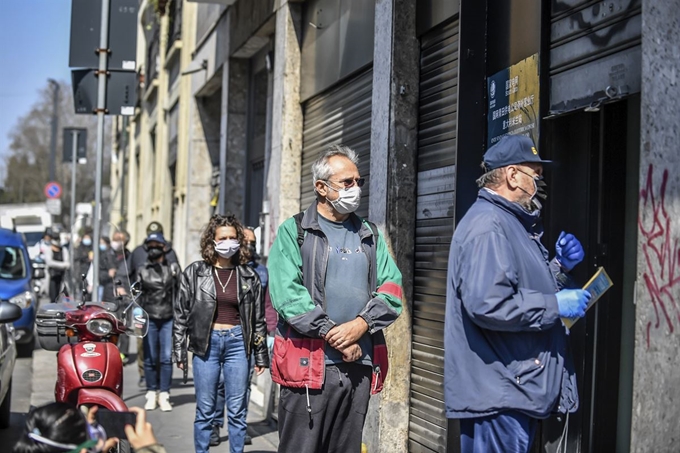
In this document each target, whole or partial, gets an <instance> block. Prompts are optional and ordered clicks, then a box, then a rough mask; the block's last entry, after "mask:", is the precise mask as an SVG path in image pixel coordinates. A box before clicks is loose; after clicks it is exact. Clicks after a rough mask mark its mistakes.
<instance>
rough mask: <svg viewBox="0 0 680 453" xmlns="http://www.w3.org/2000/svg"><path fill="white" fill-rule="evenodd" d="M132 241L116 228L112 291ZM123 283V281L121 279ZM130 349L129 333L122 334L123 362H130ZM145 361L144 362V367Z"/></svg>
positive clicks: (111, 270) (112, 258) (113, 241)
mask: <svg viewBox="0 0 680 453" xmlns="http://www.w3.org/2000/svg"><path fill="white" fill-rule="evenodd" d="M129 241H130V235H129V234H128V233H127V231H125V230H121V229H118V228H116V230H115V231H114V232H113V234H112V235H111V260H110V262H109V265H110V266H111V267H110V268H109V271H108V272H109V274H110V275H111V288H110V290H111V292H112V293H113V292H114V291H115V290H116V284H115V281H116V273H117V272H118V268H119V267H120V266H121V265H122V264H123V261H125V260H126V259H127V258H128V257H129V256H130V250H128V248H127V244H128V242H129ZM121 283H122V281H121ZM108 291H109V288H107V287H105V288H104V294H110V293H109V292H108ZM140 349H141V348H140ZM129 350H130V340H129V337H128V336H127V335H121V336H120V337H118V351H120V358H121V360H122V361H123V364H125V365H127V364H128V363H129V359H128V354H129ZM143 366H144V363H143V362H142V367H143Z"/></svg>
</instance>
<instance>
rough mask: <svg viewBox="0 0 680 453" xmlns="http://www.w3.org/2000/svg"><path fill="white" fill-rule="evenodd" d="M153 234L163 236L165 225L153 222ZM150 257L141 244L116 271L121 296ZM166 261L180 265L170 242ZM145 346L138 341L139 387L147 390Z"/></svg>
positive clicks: (147, 230)
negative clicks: (120, 284)
mask: <svg viewBox="0 0 680 453" xmlns="http://www.w3.org/2000/svg"><path fill="white" fill-rule="evenodd" d="M152 233H159V234H163V225H161V224H160V222H156V221H153V222H151V223H149V225H148V226H147V227H146V235H147V236H148V235H150V234H152ZM147 257H148V252H147V251H146V248H145V247H144V244H141V245H140V246H138V247H135V249H134V250H133V251H132V253H130V254H129V256H128V257H127V259H126V260H125V261H122V262H121V263H120V265H119V266H118V270H117V271H116V277H115V279H116V280H120V282H121V283H122V285H123V286H122V287H120V286H119V287H118V293H119V294H127V291H128V290H127V289H126V288H129V285H130V284H131V283H133V282H135V281H136V280H137V275H136V271H137V269H138V268H139V266H141V265H142V264H144V263H145V262H146V261H147ZM165 260H166V261H167V263H168V264H173V263H177V264H179V262H178V260H177V254H176V253H175V251H174V250H173V249H172V246H171V245H170V242H168V243H167V245H166V253H165ZM143 351H144V346H143V342H142V339H141V338H138V339H137V370H138V371H139V381H138V382H137V385H138V386H139V387H140V388H145V387H146V383H145V381H144V352H143Z"/></svg>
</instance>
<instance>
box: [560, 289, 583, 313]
mask: <svg viewBox="0 0 680 453" xmlns="http://www.w3.org/2000/svg"><path fill="white" fill-rule="evenodd" d="M555 297H557V306H558V307H559V311H560V316H561V317H563V318H583V317H584V316H585V315H586V308H588V301H590V298H591V297H592V295H591V294H590V293H589V292H588V291H586V290H584V289H563V290H562V291H560V292H558V293H556V294H555Z"/></svg>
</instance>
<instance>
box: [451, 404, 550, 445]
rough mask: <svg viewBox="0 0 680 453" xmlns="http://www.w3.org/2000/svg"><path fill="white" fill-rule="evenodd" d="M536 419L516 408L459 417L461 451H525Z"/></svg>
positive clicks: (534, 429) (536, 421)
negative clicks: (475, 416) (495, 412)
mask: <svg viewBox="0 0 680 453" xmlns="http://www.w3.org/2000/svg"><path fill="white" fill-rule="evenodd" d="M537 425H538V420H536V419H535V418H532V417H529V416H528V415H525V414H522V413H521V412H517V411H507V412H502V413H500V414H496V415H490V416H488V417H480V418H465V419H461V420H460V446H461V453H528V451H529V449H530V448H531V444H532V443H533V441H534V435H535V434H536V426H537Z"/></svg>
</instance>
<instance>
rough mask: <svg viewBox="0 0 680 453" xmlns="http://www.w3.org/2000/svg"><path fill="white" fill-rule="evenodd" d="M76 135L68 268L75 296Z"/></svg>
mask: <svg viewBox="0 0 680 453" xmlns="http://www.w3.org/2000/svg"><path fill="white" fill-rule="evenodd" d="M78 135H80V133H79V132H78V131H77V130H72V131H71V136H72V138H73V145H72V146H71V217H70V222H71V239H70V242H71V254H70V255H71V256H70V258H71V259H70V263H69V264H70V266H71V272H70V273H71V280H72V284H73V286H72V287H71V288H73V291H71V293H72V294H73V295H75V294H76V290H75V289H76V288H77V287H78V276H77V275H76V274H75V253H74V252H75V250H74V248H73V238H74V237H75V234H74V230H75V228H76V165H77V163H76V155H77V154H78Z"/></svg>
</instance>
